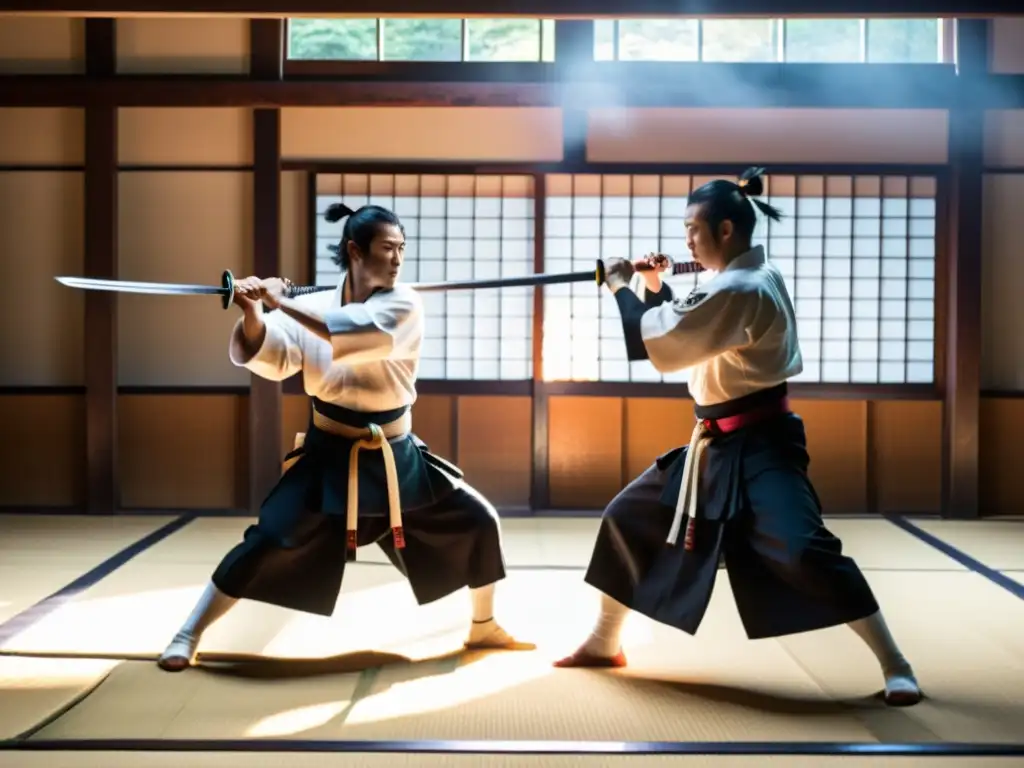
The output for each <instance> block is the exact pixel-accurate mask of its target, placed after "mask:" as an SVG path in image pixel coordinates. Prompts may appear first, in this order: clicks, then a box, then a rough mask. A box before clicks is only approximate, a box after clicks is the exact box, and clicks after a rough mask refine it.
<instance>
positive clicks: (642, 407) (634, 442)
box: [623, 397, 696, 483]
mask: <svg viewBox="0 0 1024 768" xmlns="http://www.w3.org/2000/svg"><path fill="white" fill-rule="evenodd" d="M625 409H626V410H625V417H624V424H623V429H624V430H625V441H624V447H625V457H624V458H625V460H624V462H623V470H624V472H625V478H624V479H625V482H626V483H628V482H629V481H630V480H632V479H633V478H634V477H636V476H637V475H639V474H640V473H641V472H643V471H644V470H645V469H647V468H648V467H649V466H651V464H652V463H653V462H654V460H655V459H656V458H657V457H658V455H660V454H662V453H664V452H665V451H667V450H670V449H672V448H676V447H678V446H680V445H683V444H685V443H689V442H690V435H691V434H692V433H693V428H694V426H695V424H696V419H695V417H694V415H693V401H692V400H681V399H678V398H661V397H634V398H627V399H626V401H625Z"/></svg>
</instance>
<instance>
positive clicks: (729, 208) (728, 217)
mask: <svg viewBox="0 0 1024 768" xmlns="http://www.w3.org/2000/svg"><path fill="white" fill-rule="evenodd" d="M763 175H764V168H748V169H747V170H745V171H744V172H743V173H742V174H740V177H739V180H738V181H726V180H725V179H715V180H714V181H709V182H708V183H707V184H704V185H703V186H700V187H698V188H697V189H695V190H693V192H691V193H690V196H689V197H688V198H687V201H686V202H687V204H688V205H699V206H700V208H701V214H702V218H703V219H704V220H705V221H707V223H708V227H709V228H710V230H711V236H712V237H714V238H715V241H716V242H717V241H718V227H719V225H720V224H721V223H722V222H723V221H731V222H732V223H733V227H735V231H736V234H737V236H738V237H739V238H740V239H741V240H746V241H749V240H750V239H751V238H752V237H753V235H754V227H755V226H756V224H757V214H756V213H755V211H754V207H755V206H756V207H757V210H759V211H761V213H762V214H764V215H765V216H767V217H768V218H769V219H771V220H772V221H781V220H782V212H781V211H779V209H778V208H776V207H774V206H772V205H769V204H768V203H765V202H762V201H761V200H758V199H757V198H758V197H759V196H760V195H762V194H764V181H763V180H762V178H761V177H762V176H763Z"/></svg>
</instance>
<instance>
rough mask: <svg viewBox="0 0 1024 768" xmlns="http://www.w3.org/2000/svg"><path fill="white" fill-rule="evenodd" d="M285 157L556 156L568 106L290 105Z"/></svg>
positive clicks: (284, 117) (284, 120) (285, 115)
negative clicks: (563, 111) (319, 106)
mask: <svg viewBox="0 0 1024 768" xmlns="http://www.w3.org/2000/svg"><path fill="white" fill-rule="evenodd" d="M281 155H282V156H283V157H284V158H286V159H291V158H310V157H315V158H319V159H341V158H345V159H350V160H352V159H358V160H364V161H374V162H382V161H386V160H410V161H416V160H420V161H426V162H433V161H435V160H464V161H468V160H495V161H504V162H514V161H525V162H529V161H537V162H544V161H550V162H553V161H557V160H561V159H562V112H561V110H559V109H540V108H525V107H519V108H517V107H418V108H416V109H409V108H406V107H348V108H346V107H337V108H316V107H289V108H286V109H282V110H281Z"/></svg>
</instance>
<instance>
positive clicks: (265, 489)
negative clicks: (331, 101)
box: [247, 19, 284, 514]
mask: <svg viewBox="0 0 1024 768" xmlns="http://www.w3.org/2000/svg"><path fill="white" fill-rule="evenodd" d="M283 27H284V25H283V24H282V22H280V21H277V20H275V19H254V20H252V21H251V22H250V41H251V43H250V45H251V55H250V62H249V71H250V74H251V76H252V77H260V78H269V77H280V76H281V53H282V43H283V40H284V30H283ZM253 155H254V157H253V160H254V162H253V166H254V171H253V272H254V274H256V275H257V276H259V277H275V276H278V275H280V274H281V113H280V110H277V109H257V110H255V111H254V113H253ZM281 416H282V400H281V384H280V382H276V381H268V380H266V379H263V378H260V377H259V376H256V375H255V374H254V375H253V376H252V377H251V381H250V385H249V411H248V422H249V485H248V499H247V505H248V509H249V511H250V512H251V513H252V514H257V513H258V512H259V508H260V505H261V504H262V503H263V500H264V498H266V496H267V494H268V493H269V492H270V490H271V489H272V488H273V487H274V484H275V483H276V482H277V480H278V478H279V477H280V476H281Z"/></svg>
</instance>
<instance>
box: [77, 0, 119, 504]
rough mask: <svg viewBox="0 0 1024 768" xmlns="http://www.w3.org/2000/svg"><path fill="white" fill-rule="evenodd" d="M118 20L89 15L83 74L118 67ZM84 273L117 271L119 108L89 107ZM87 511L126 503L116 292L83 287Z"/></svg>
mask: <svg viewBox="0 0 1024 768" xmlns="http://www.w3.org/2000/svg"><path fill="white" fill-rule="evenodd" d="M116 32H117V29H116V22H115V20H114V19H86V22H85V54H86V77H89V78H94V77H95V78H106V77H113V76H114V75H115V74H116V70H117V46H116ZM84 219H85V274H86V275H87V276H88V277H98V278H116V277H117V271H118V270H117V234H118V231H117V230H118V224H117V108H116V107H107V106H104V107H97V106H90V107H87V108H86V110H85V210H84ZM84 298H85V435H86V454H85V455H86V505H85V507H86V512H88V513H90V514H114V513H115V512H117V511H118V509H119V508H120V505H121V499H120V485H121V483H120V478H119V476H118V458H117V294H115V293H107V292H105V291H86V292H85V297H84Z"/></svg>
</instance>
